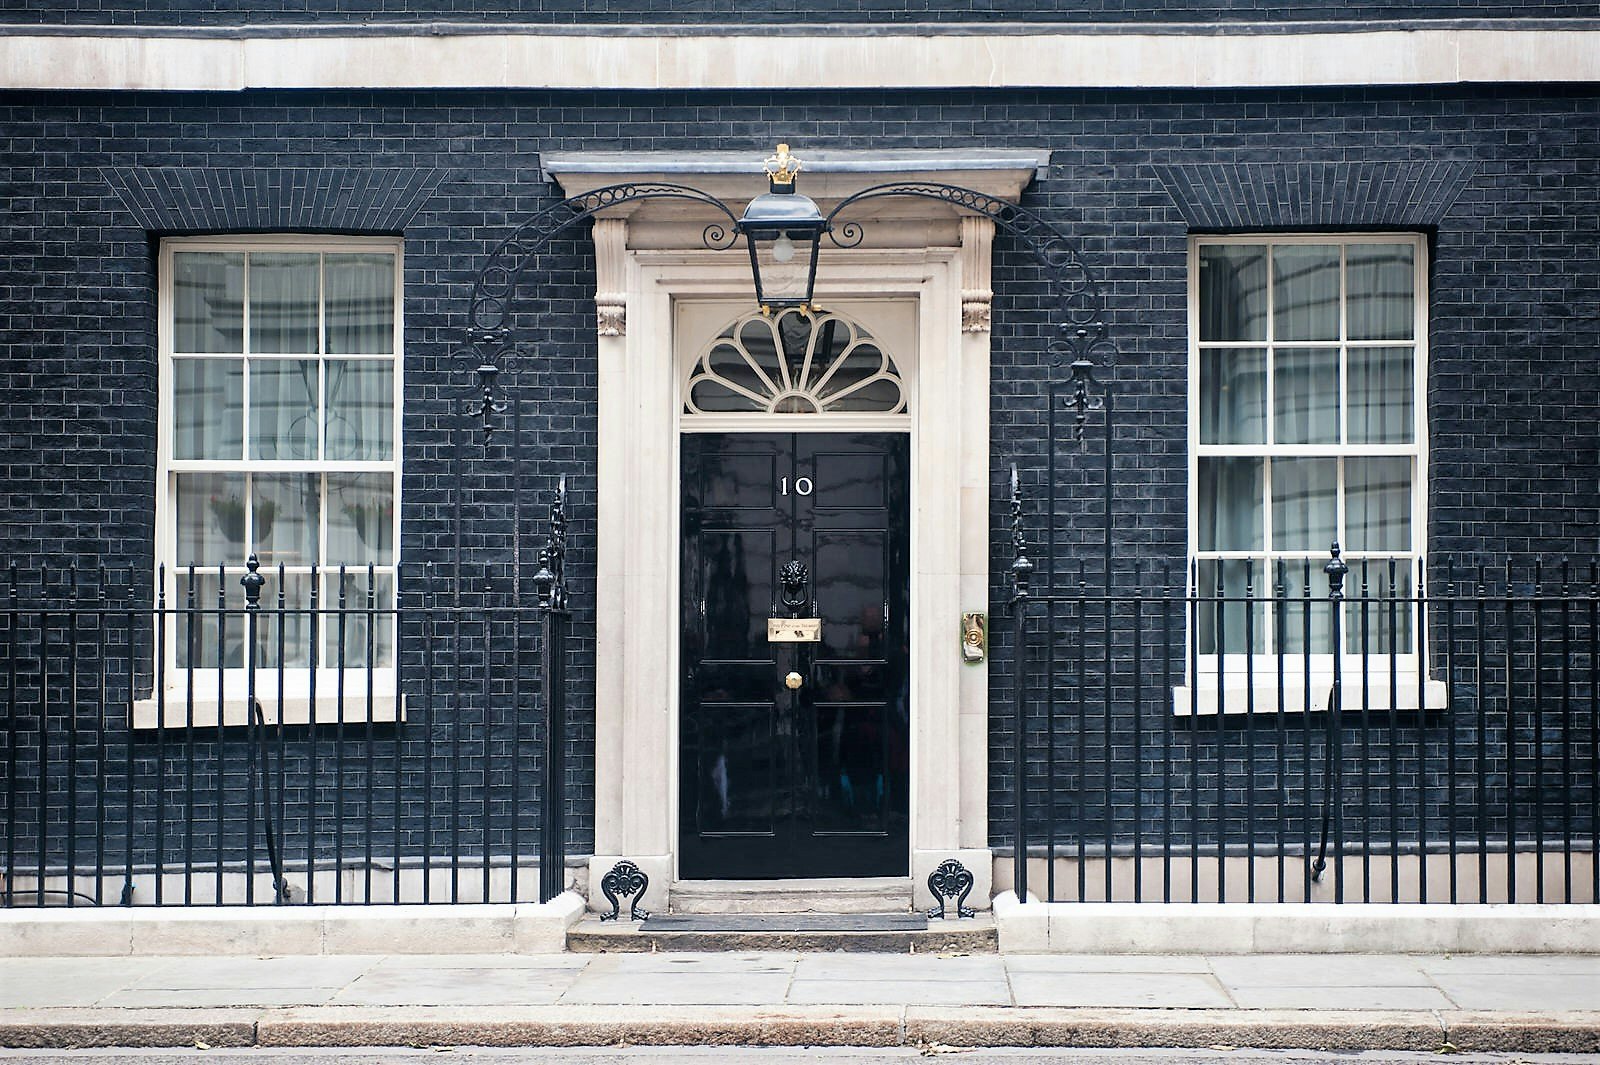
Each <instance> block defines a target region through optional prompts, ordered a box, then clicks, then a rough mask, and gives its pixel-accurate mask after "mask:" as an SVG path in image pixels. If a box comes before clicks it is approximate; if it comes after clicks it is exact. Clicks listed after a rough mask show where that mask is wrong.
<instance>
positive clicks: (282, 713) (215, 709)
mask: <svg viewBox="0 0 1600 1065" xmlns="http://www.w3.org/2000/svg"><path fill="white" fill-rule="evenodd" d="M316 682H317V683H316V701H315V703H314V704H313V701H312V698H311V691H312V685H311V673H310V671H309V670H304V669H301V670H294V671H292V672H287V673H285V674H284V677H283V691H282V693H281V694H280V692H279V690H278V674H277V671H276V670H269V671H261V672H258V673H257V674H256V701H257V702H258V703H260V704H261V713H262V718H263V719H264V720H265V722H266V723H267V724H269V725H277V724H280V723H281V724H284V725H311V724H317V725H334V724H338V723H340V722H343V723H344V724H346V725H351V724H355V725H366V724H369V723H370V724H386V723H391V722H397V721H404V720H405V719H406V717H405V710H406V707H405V697H404V696H402V695H399V694H398V693H397V692H396V690H395V671H394V670H393V669H377V670H373V671H371V672H370V673H369V672H368V671H367V670H364V669H347V670H345V671H344V681H343V689H342V690H343V697H342V698H341V696H340V692H341V688H340V675H339V671H338V670H318V671H317V677H316ZM191 685H192V687H191ZM369 685H370V686H369ZM247 691H248V685H247V680H246V677H245V674H244V671H243V670H233V669H230V670H227V671H226V672H225V673H223V674H222V676H221V678H220V684H219V678H218V676H217V674H216V673H210V674H201V673H197V674H196V675H195V677H194V679H193V680H192V681H190V680H189V679H188V678H187V677H186V678H184V680H181V681H179V682H177V683H175V684H168V685H167V686H166V688H165V689H164V690H163V691H162V693H161V696H160V698H159V699H158V698H157V697H155V696H151V697H149V698H146V699H138V700H136V701H135V702H134V704H133V713H132V727H133V728H134V730H135V731H141V730H142V731H150V730H154V729H157V728H165V729H166V730H168V731H172V730H174V729H178V730H182V729H186V728H189V727H191V726H192V727H194V728H205V727H210V728H216V727H217V726H218V725H219V724H220V725H222V726H224V727H227V726H233V725H247V724H249V723H250V714H249V700H248V699H247V698H246V693H247ZM313 711H314V712H315V718H314V719H313ZM191 714H192V715H193V716H192V717H191Z"/></svg>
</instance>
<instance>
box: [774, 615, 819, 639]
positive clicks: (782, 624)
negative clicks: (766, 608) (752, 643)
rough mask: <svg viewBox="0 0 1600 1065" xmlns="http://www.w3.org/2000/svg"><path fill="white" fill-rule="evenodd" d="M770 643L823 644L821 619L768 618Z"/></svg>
mask: <svg viewBox="0 0 1600 1065" xmlns="http://www.w3.org/2000/svg"><path fill="white" fill-rule="evenodd" d="M767 642H768V643H821V642H822V619H821V618H768V619H767Z"/></svg>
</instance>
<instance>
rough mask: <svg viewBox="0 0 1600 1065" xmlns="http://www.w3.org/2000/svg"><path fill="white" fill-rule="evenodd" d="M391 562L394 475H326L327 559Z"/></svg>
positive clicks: (356, 563)
mask: <svg viewBox="0 0 1600 1065" xmlns="http://www.w3.org/2000/svg"><path fill="white" fill-rule="evenodd" d="M369 562H370V563H373V564H375V565H379V566H387V565H391V564H392V563H393V562H394V478H392V477H391V476H390V475H389V474H387V473H346V474H329V475H328V557H327V563H328V565H330V566H336V565H339V564H341V563H343V564H346V565H351V566H365V565H366V564H367V563H369Z"/></svg>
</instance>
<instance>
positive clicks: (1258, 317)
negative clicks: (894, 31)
mask: <svg viewBox="0 0 1600 1065" xmlns="http://www.w3.org/2000/svg"><path fill="white" fill-rule="evenodd" d="M1266 338H1267V249H1266V248H1264V247H1262V246H1260V245H1248V244H1236V245H1225V244H1205V245H1201V247H1200V339H1201V340H1203V341H1204V340H1265V339H1266Z"/></svg>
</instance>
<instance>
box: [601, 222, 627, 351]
mask: <svg viewBox="0 0 1600 1065" xmlns="http://www.w3.org/2000/svg"><path fill="white" fill-rule="evenodd" d="M627 256H628V223H627V220H626V219H622V218H597V219H595V222H594V267H595V281H596V285H595V294H594V306H595V326H596V328H597V330H598V331H599V333H600V335H601V336H603V337H620V336H626V335H627V333H628V297H627V293H626V292H625V291H624V290H625V289H626V287H627V285H626V281H625V278H626V274H627V261H626V260H627Z"/></svg>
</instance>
